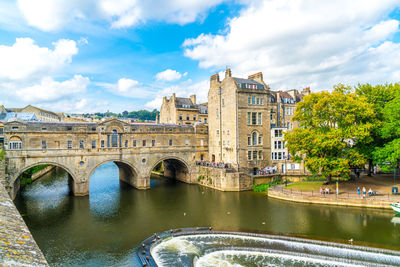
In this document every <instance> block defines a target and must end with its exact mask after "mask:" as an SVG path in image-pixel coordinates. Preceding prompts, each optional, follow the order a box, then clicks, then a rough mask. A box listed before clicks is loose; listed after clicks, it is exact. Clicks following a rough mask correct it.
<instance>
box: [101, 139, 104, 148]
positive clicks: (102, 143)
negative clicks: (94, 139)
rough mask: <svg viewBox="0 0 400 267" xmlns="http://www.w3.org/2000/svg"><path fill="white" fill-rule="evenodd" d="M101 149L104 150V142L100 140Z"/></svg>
mask: <svg viewBox="0 0 400 267" xmlns="http://www.w3.org/2000/svg"><path fill="white" fill-rule="evenodd" d="M101 147H102V148H104V140H101Z"/></svg>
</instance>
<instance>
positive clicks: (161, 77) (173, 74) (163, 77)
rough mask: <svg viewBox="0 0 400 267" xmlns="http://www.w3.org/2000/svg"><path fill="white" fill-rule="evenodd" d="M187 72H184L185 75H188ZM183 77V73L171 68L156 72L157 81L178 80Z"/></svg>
mask: <svg viewBox="0 0 400 267" xmlns="http://www.w3.org/2000/svg"><path fill="white" fill-rule="evenodd" d="M186 75H187V72H185V73H184V74H183V76H186ZM181 77H182V74H180V73H179V72H177V71H176V70H171V69H167V70H165V71H162V72H159V73H157V74H156V79H157V81H168V82H170V81H176V80H179V79H180V78H181Z"/></svg>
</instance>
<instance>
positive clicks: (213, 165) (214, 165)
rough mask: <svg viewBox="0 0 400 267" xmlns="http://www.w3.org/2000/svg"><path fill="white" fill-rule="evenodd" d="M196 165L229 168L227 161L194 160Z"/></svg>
mask: <svg viewBox="0 0 400 267" xmlns="http://www.w3.org/2000/svg"><path fill="white" fill-rule="evenodd" d="M196 165H199V166H206V167H213V168H221V169H223V168H229V166H228V163H224V162H223V161H222V162H208V161H204V160H202V161H196Z"/></svg>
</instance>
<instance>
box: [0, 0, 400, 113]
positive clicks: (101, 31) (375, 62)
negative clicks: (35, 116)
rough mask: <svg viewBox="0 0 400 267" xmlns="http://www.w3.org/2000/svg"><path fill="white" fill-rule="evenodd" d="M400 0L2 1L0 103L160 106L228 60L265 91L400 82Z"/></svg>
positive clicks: (201, 84)
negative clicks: (259, 78) (259, 79)
mask: <svg viewBox="0 0 400 267" xmlns="http://www.w3.org/2000/svg"><path fill="white" fill-rule="evenodd" d="M399 7H400V0H352V1H348V0H332V1H329V0H326V1H321V0H269V1H267V0H265V1H261V0H254V1H247V0H233V1H232V0H231V1H225V0H168V1H166V0H146V1H141V0H85V1H83V0H34V1H32V0H18V1H11V0H1V3H0V94H1V97H0V104H3V105H5V106H7V107H22V106H25V105H27V104H33V105H37V106H39V107H43V108H47V109H51V110H54V111H63V112H74V113H78V112H95V111H100V112H103V111H106V110H110V111H114V112H121V111H123V110H137V109H141V108H145V109H153V108H159V106H160V104H161V99H162V96H164V95H166V96H170V95H171V94H172V93H173V92H176V93H177V95H180V96H189V95H190V94H193V93H195V94H197V95H198V99H199V100H200V101H206V98H207V91H208V87H209V83H208V81H209V77H210V76H211V75H213V74H215V73H219V72H223V71H224V70H225V68H226V67H227V66H228V67H230V68H231V69H232V72H233V75H234V76H236V77H247V75H249V74H252V73H255V72H258V71H262V72H263V73H264V80H265V81H266V82H267V83H268V84H269V85H270V86H271V88H272V89H273V90H280V89H292V88H297V89H302V88H304V87H306V86H311V89H312V90H314V91H318V90H326V89H330V88H332V86H333V85H334V84H337V83H344V84H349V85H355V84H357V83H367V82H368V83H372V84H376V83H386V82H397V81H400V34H399V20H400V9H399Z"/></svg>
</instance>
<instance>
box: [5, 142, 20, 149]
mask: <svg viewBox="0 0 400 267" xmlns="http://www.w3.org/2000/svg"><path fill="white" fill-rule="evenodd" d="M8 149H9V150H21V149H22V142H21V141H9V142H8Z"/></svg>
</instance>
